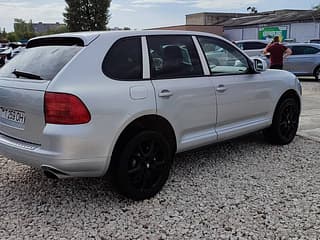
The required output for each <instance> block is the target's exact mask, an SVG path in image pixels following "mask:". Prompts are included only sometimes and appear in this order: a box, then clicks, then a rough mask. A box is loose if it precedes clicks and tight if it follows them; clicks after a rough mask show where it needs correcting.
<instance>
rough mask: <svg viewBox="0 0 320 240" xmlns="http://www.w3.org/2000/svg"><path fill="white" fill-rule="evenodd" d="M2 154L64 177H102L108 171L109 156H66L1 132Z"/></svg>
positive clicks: (0, 144)
mask: <svg viewBox="0 0 320 240" xmlns="http://www.w3.org/2000/svg"><path fill="white" fill-rule="evenodd" d="M0 154H2V155H4V156H6V157H8V158H11V159H12V160H14V161H17V162H19V163H23V164H26V165H29V166H32V167H35V168H38V169H41V168H42V169H44V168H46V169H47V168H50V169H55V170H57V171H58V172H61V173H63V175H64V177H100V176H103V175H104V174H105V172H106V165H107V159H108V158H107V157H92V158H91V157H90V158H88V157H86V158H84V159H81V158H75V159H73V158H67V159H66V158H64V157H63V156H62V155H61V154H60V153H57V152H53V151H48V150H44V149H42V148H41V145H36V144H31V143H27V142H24V141H20V140H17V139H14V138H11V137H8V136H5V135H3V134H0Z"/></svg>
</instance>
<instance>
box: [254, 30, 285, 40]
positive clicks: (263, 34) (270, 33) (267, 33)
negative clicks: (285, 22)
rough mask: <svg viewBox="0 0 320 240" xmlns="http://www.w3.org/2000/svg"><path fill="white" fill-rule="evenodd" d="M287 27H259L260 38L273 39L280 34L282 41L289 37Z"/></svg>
mask: <svg viewBox="0 0 320 240" xmlns="http://www.w3.org/2000/svg"><path fill="white" fill-rule="evenodd" d="M287 33H288V30H287V27H264V28H260V29H259V35H258V36H259V39H264V40H272V39H273V37H275V36H279V37H280V41H282V40H283V39H286V38H287Z"/></svg>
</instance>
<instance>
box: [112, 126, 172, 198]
mask: <svg viewBox="0 0 320 240" xmlns="http://www.w3.org/2000/svg"><path fill="white" fill-rule="evenodd" d="M119 152H120V153H119V154H118V156H117V157H115V159H113V161H115V164H114V166H115V167H114V168H113V169H112V171H113V172H112V175H113V177H112V179H113V183H114V185H115V186H116V187H117V189H118V190H119V192H120V193H122V194H123V195H125V196H127V197H129V198H131V199H134V200H143V199H147V198H150V197H152V196H154V195H155V194H156V193H158V192H159V191H160V190H161V189H162V187H163V185H164V184H165V183H166V181H167V179H168V176H169V172H170V168H171V163H172V159H173V154H172V152H171V148H170V146H169V143H168V141H167V140H166V139H165V138H164V137H163V136H162V135H161V134H160V133H158V132H155V131H143V132H140V133H138V134H137V135H136V136H134V137H133V138H132V139H130V140H129V141H128V142H127V143H126V144H125V145H124V147H123V149H121V150H120V151H119Z"/></svg>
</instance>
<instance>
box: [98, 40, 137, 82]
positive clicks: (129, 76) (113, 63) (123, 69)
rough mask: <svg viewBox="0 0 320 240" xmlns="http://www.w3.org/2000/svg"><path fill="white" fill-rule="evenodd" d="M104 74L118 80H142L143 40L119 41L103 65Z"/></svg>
mask: <svg viewBox="0 0 320 240" xmlns="http://www.w3.org/2000/svg"><path fill="white" fill-rule="evenodd" d="M102 71H103V73H104V74H105V75H106V76H108V77H110V78H112V79H117V80H124V81H133V80H141V79H142V47H141V38H140V37H135V38H124V39H120V40H119V41H117V42H116V43H115V44H114V45H113V46H112V47H111V49H110V50H109V52H108V53H107V56H106V57H105V59H104V61H103V63H102Z"/></svg>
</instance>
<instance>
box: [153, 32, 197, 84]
mask: <svg viewBox="0 0 320 240" xmlns="http://www.w3.org/2000/svg"><path fill="white" fill-rule="evenodd" d="M147 40H148V47H149V55H150V65H151V66H150V69H151V77H152V78H180V77H193V76H202V75H203V71H202V66H201V63H200V59H199V56H198V54H197V51H196V48H195V46H194V44H193V40H192V37H191V36H149V37H147Z"/></svg>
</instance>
